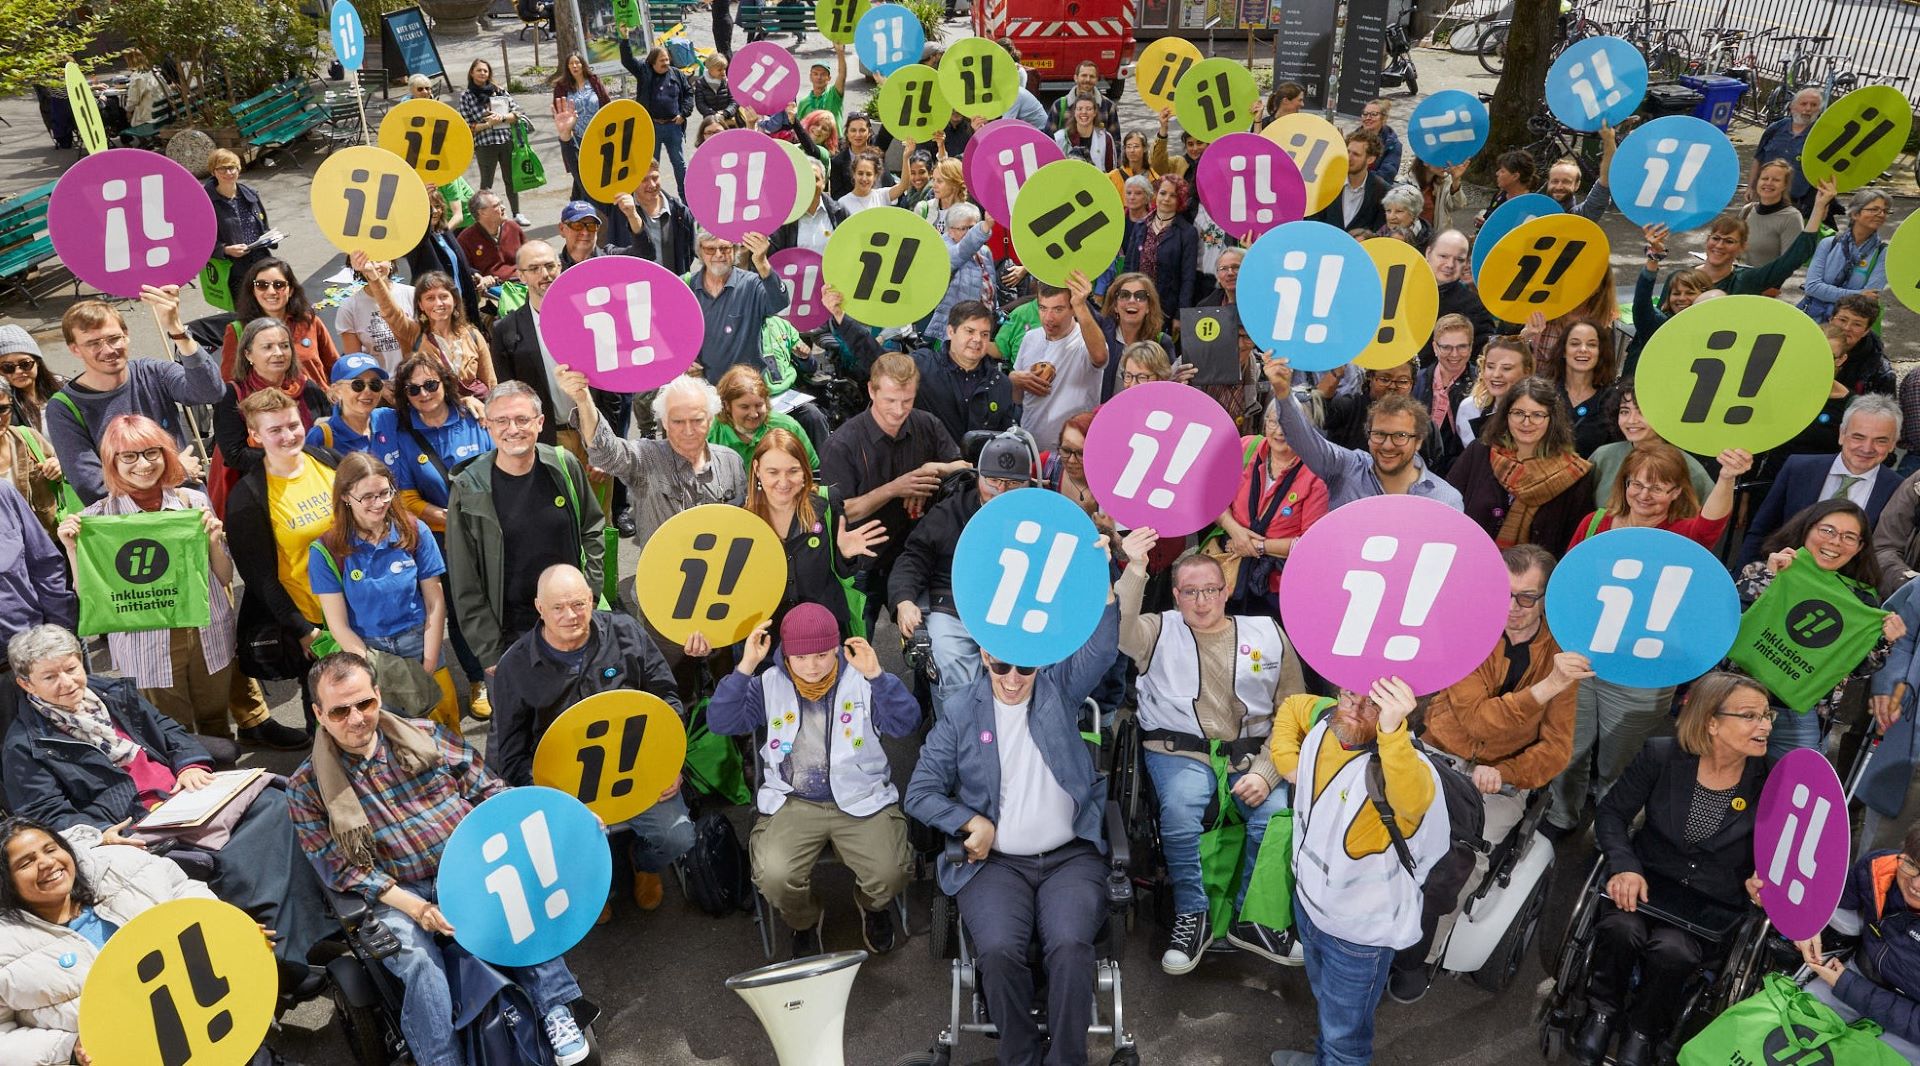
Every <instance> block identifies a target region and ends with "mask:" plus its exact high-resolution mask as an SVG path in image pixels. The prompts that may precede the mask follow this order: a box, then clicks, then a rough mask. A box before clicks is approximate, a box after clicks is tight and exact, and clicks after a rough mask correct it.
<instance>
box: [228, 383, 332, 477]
mask: <svg viewBox="0 0 1920 1066" xmlns="http://www.w3.org/2000/svg"><path fill="white" fill-rule="evenodd" d="M300 402H301V403H302V404H303V405H305V406H306V409H307V413H308V414H310V415H312V416H313V418H314V421H318V420H320V419H322V418H325V417H327V415H329V414H331V413H333V400H332V399H330V398H328V396H327V390H326V389H324V388H321V387H320V385H319V384H318V383H316V382H313V381H308V382H306V383H305V385H304V387H302V388H301V390H300ZM213 443H214V444H215V445H216V446H218V447H219V449H220V458H221V460H222V461H223V462H225V463H226V464H227V469H228V470H231V471H233V472H234V473H237V474H246V473H249V472H250V471H253V470H255V469H257V468H258V467H259V466H260V463H261V461H262V460H263V459H264V458H265V457H266V454H267V453H266V452H265V451H263V450H261V449H260V448H258V447H256V446H254V445H253V444H252V443H251V442H250V441H249V440H248V439H247V420H246V418H245V417H244V416H243V415H241V414H240V393H239V390H238V389H236V388H235V387H234V385H233V382H231V381H229V382H227V394H226V395H225V396H223V397H221V398H220V402H219V403H216V404H214V405H213Z"/></svg>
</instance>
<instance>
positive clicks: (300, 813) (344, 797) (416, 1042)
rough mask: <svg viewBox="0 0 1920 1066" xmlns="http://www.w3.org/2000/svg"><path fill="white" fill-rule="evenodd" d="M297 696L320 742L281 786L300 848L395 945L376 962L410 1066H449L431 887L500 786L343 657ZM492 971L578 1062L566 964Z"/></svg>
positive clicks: (442, 922) (573, 995)
mask: <svg viewBox="0 0 1920 1066" xmlns="http://www.w3.org/2000/svg"><path fill="white" fill-rule="evenodd" d="M307 687H308V690H309V691H311V692H312V693H313V699H314V708H313V711H314V714H315V716H316V717H318V718H319V720H320V725H321V732H320V733H319V734H318V735H316V736H315V737H314V738H313V754H312V755H311V756H309V757H308V759H307V761H306V762H304V763H301V764H300V768H299V769H298V770H296V771H294V774H293V779H292V783H291V785H290V786H289V788H288V792H289V806H290V807H291V809H292V813H293V825H294V829H295V831H296V832H298V833H299V836H300V845H301V847H302V848H303V849H305V851H306V853H307V858H308V860H309V861H311V862H312V863H313V868H314V870H315V871H316V872H318V873H319V875H320V879H321V881H323V882H324V883H325V884H326V886H327V887H328V888H329V889H332V890H333V891H334V892H338V893H342V894H351V895H357V896H360V897H362V898H364V899H366V900H368V901H369V902H370V903H371V904H372V906H373V914H372V917H373V920H374V921H377V922H379V923H380V924H381V925H382V926H385V927H386V928H387V929H388V930H389V931H391V932H392V933H393V935H394V937H395V938H396V939H398V940H399V942H400V947H399V950H398V951H396V952H395V953H394V954H392V955H389V956H387V957H386V958H384V959H381V960H380V961H381V962H382V964H384V965H385V966H386V968H387V969H388V970H389V971H391V972H392V973H393V975H394V977H395V978H396V979H398V980H399V982H400V983H401V984H402V985H403V986H405V988H406V996H405V1000H404V1002H403V1003H402V1005H401V1008H400V1032H401V1035H403V1036H404V1037H405V1038H406V1042H407V1047H408V1049H409V1050H410V1051H411V1052H412V1054H413V1059H414V1061H415V1062H417V1063H419V1064H420V1066H460V1064H461V1062H462V1059H461V1056H460V1049H459V1045H458V1043H457V1042H456V1034H455V1031H454V1005H453V998H452V995H451V993H450V992H449V989H448V987H447V973H446V963H445V961H444V960H443V959H442V958H441V955H440V947H439V943H438V939H437V938H438V937H440V936H450V935H452V933H453V926H451V925H449V924H448V923H447V919H446V917H445V916H444V915H442V914H441V913H440V908H439V906H438V905H437V904H436V902H435V892H434V883H435V879H436V878H437V877H438V876H439V872H440V855H441V852H442V851H443V850H444V849H445V848H446V846H447V840H448V839H449V838H450V837H452V836H453V831H454V829H455V827H457V826H458V825H459V824H460V821H461V819H463V818H465V817H466V816H467V815H468V814H469V813H470V812H471V811H472V810H473V809H474V808H475V807H477V806H479V805H480V803H481V802H482V801H483V800H486V799H488V798H490V797H492V796H494V795H497V794H498V793H500V792H504V791H505V790H506V788H507V784H506V782H504V781H502V780H501V779H500V778H499V777H498V776H496V775H495V774H494V773H493V771H491V770H489V769H487V767H486V765H485V764H484V763H482V762H481V760H480V753H479V752H476V751H474V750H473V748H472V747H471V746H469V745H468V744H467V742H466V741H465V740H463V739H462V738H461V737H460V736H459V735H457V734H455V733H451V732H448V731H447V730H444V729H442V728H440V727H438V726H436V725H434V724H433V723H432V722H426V721H420V722H414V721H408V720H407V719H405V718H402V717H400V716H399V715H396V714H394V713H393V712H391V711H388V710H386V709H385V708H384V707H383V706H382V704H381V702H380V688H379V686H377V685H375V684H374V679H373V667H372V666H370V665H368V663H367V661H366V660H365V659H363V658H361V657H360V656H358V655H355V654H353V653H352V652H335V653H334V654H332V655H329V656H327V657H325V658H323V659H321V660H320V661H319V662H317V663H315V664H313V669H312V670H311V671H309V673H308V677H307ZM501 969H502V970H503V971H504V972H505V973H506V975H507V976H508V977H509V978H510V979H511V980H513V981H514V982H515V983H516V984H518V985H519V986H520V987H521V988H522V989H524V990H525V991H526V993H527V996H528V998H530V999H531V1000H532V1001H533V1005H534V1009H535V1010H536V1011H538V1012H539V1014H540V1020H541V1023H542V1028H543V1030H544V1032H545V1034H546V1038H547V1043H548V1045H549V1046H550V1047H551V1048H552V1049H553V1056H554V1063H555V1064H556V1066H574V1064H576V1063H579V1062H581V1061H582V1060H584V1059H585V1058H586V1057H587V1055H588V1052H589V1048H588V1044H587V1038H586V1035H585V1033H583V1032H582V1031H581V1029H580V1024H579V1022H578V1021H577V1020H576V1019H575V1018H574V1015H573V1012H572V1011H571V1010H569V1009H568V1004H570V1003H572V1002H573V1001H574V1000H576V999H579V998H580V986H579V984H577V983H576V982H575V981H574V979H573V974H572V972H571V971H569V970H568V969H567V964H566V962H565V960H563V959H554V960H552V961H550V962H543V963H540V964H539V965H537V966H527V967H501Z"/></svg>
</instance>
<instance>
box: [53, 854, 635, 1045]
mask: <svg viewBox="0 0 1920 1066" xmlns="http://www.w3.org/2000/svg"><path fill="white" fill-rule="evenodd" d="M601 850H603V851H604V850H605V849H604V848H603V849H601ZM279 987H280V981H279V978H278V975H277V968H276V964H275V963H274V958H273V950H272V949H271V948H270V947H268V946H267V940H266V938H265V937H264V936H262V935H261V933H260V926H259V925H258V924H256V923H255V922H254V920H253V919H252V918H250V917H248V916H247V914H246V912H244V911H242V910H241V909H240V908H238V907H235V906H233V905H232V904H230V903H222V902H220V901H219V900H212V899H176V900H172V901H169V902H166V903H161V904H159V905H158V906H155V907H150V908H148V909H147V910H145V911H143V912H141V913H140V914H139V916H137V917H135V918H134V919H133V920H132V921H130V922H128V923H127V924H125V925H123V926H121V927H120V930H119V931H118V932H116V933H114V934H113V936H112V938H111V939H109V940H108V941H107V944H106V946H105V947H103V948H101V949H100V953H99V954H98V955H97V956H95V957H94V960H93V966H92V968H91V969H89V970H88V971H87V980H86V984H85V985H84V986H83V987H82V989H81V992H80V1044H81V1045H82V1046H83V1047H85V1048H86V1051H87V1055H88V1057H89V1058H91V1059H92V1060H93V1061H94V1062H98V1063H103V1064H104V1063H119V1062H129V1063H131V1062H138V1063H154V1064H157V1066H187V1064H189V1063H191V1064H192V1066H240V1064H241V1063H244V1062H247V1061H249V1060H251V1059H252V1058H253V1055H254V1052H256V1051H258V1050H259V1048H260V1042H261V1040H263V1039H265V1037H266V1035H267V1027H268V1026H269V1025H271V1024H272V1023H273V1012H274V999H275V993H276V990H277V989H278V988H279Z"/></svg>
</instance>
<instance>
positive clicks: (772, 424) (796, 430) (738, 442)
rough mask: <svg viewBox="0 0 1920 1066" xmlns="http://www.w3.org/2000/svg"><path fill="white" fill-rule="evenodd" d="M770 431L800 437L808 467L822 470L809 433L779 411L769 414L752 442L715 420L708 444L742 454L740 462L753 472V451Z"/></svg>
mask: <svg viewBox="0 0 1920 1066" xmlns="http://www.w3.org/2000/svg"><path fill="white" fill-rule="evenodd" d="M770 429H784V430H786V431H787V432H788V433H791V434H793V435H794V436H796V437H799V438H800V444H801V446H802V447H804V448H806V450H807V465H809V466H811V467H813V468H814V469H815V470H818V469H820V457H819V456H818V455H816V454H814V451H813V441H812V440H811V439H810V438H808V436H807V431H806V430H804V429H801V428H800V423H798V422H795V421H794V420H793V416H791V415H783V414H781V413H780V412H778V411H768V412H767V420H766V421H765V422H764V423H762V424H761V426H760V432H758V433H755V434H754V435H753V439H752V440H748V439H746V438H745V437H742V436H741V435H740V431H739V430H737V429H735V428H733V427H732V426H729V425H727V424H726V423H725V422H722V421H720V420H719V419H717V418H716V419H714V420H713V428H712V429H710V430H708V431H707V443H708V444H723V445H725V446H727V447H729V448H731V449H733V450H734V451H736V452H738V453H740V461H741V462H742V463H744V464H746V467H747V469H748V471H752V469H753V450H754V449H755V448H758V447H759V446H760V438H762V437H764V436H766V435H767V431H768V430H770Z"/></svg>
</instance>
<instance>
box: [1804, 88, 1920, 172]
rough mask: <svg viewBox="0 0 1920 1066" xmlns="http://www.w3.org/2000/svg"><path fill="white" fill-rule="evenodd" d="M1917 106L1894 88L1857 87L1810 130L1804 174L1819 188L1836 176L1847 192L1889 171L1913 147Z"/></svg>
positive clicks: (1827, 111)
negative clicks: (1909, 136) (1909, 137)
mask: <svg viewBox="0 0 1920 1066" xmlns="http://www.w3.org/2000/svg"><path fill="white" fill-rule="evenodd" d="M1912 128H1913V108H1912V107H1910V106H1908V104H1907V98H1906V97H1905V96H1903V95H1901V93H1900V90H1898V89H1896V88H1894V87H1892V86H1890V85H1868V86H1866V87H1864V88H1860V89H1855V90H1854V91H1852V92H1850V93H1848V94H1847V95H1845V96H1843V97H1841V98H1840V99H1838V100H1835V101H1834V102H1833V103H1831V104H1829V105H1827V109H1826V110H1825V111H1824V112H1821V114H1820V117H1819V119H1818V120H1816V121H1815V122H1814V124H1813V129H1811V130H1809V131H1807V141H1806V145H1805V147H1803V148H1801V149H1800V171H1801V173H1803V174H1805V175H1806V176H1807V182H1808V184H1811V185H1818V184H1820V183H1821V182H1822V181H1825V180H1826V179H1827V178H1829V177H1831V178H1832V179H1833V183H1834V185H1835V187H1837V188H1838V189H1839V190H1840V191H1841V192H1851V191H1853V190H1854V189H1858V188H1859V187H1861V186H1862V185H1866V184H1868V183H1869V182H1871V181H1873V180H1874V179H1875V178H1877V177H1879V176H1880V175H1881V174H1883V173H1885V172H1886V169H1887V167H1888V166H1890V165H1892V163H1893V160H1894V157H1896V156H1898V155H1899V154H1900V152H1901V151H1902V150H1903V149H1904V148H1905V146H1906V143H1907V132H1908V131H1909V130H1910V129H1912Z"/></svg>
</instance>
